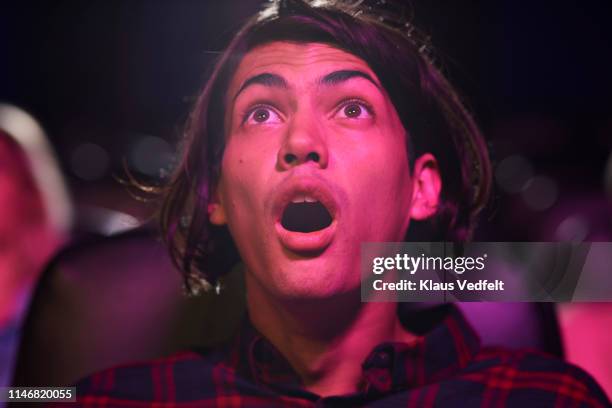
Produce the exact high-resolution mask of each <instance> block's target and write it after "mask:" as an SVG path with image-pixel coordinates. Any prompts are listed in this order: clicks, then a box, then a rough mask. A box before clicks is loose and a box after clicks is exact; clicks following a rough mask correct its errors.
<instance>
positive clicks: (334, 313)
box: [247, 278, 414, 396]
mask: <svg viewBox="0 0 612 408" xmlns="http://www.w3.org/2000/svg"><path fill="white" fill-rule="evenodd" d="M247 307H248V310H249V315H250V318H251V321H252V323H253V325H254V326H255V328H257V330H258V331H259V332H260V333H262V334H263V335H264V336H265V337H266V338H267V339H268V340H269V341H270V342H272V344H274V346H275V347H276V348H277V349H278V350H279V351H280V352H281V353H282V354H283V356H285V358H286V359H287V361H288V362H289V364H291V366H292V367H293V369H294V370H295V371H296V373H297V374H298V375H299V376H300V378H301V379H302V383H303V385H304V387H305V388H306V389H308V390H309V391H311V392H314V393H316V394H318V395H321V396H328V395H340V394H346V393H350V392H355V391H357V386H358V383H359V380H360V379H361V365H362V363H363V361H364V360H365V359H366V357H367V356H368V354H369V353H370V352H371V351H372V349H373V348H374V347H375V346H376V345H378V344H379V343H381V342H384V341H401V342H412V341H413V340H414V335H412V334H410V333H409V332H407V331H405V330H404V329H403V328H402V326H401V324H400V323H399V319H398V317H397V313H396V309H397V304H396V303H382V302H371V303H362V302H361V299H360V292H359V290H356V291H354V292H351V293H348V294H343V295H339V296H334V297H333V298H328V299H306V300H303V299H301V300H294V299H291V300H287V299H278V298H277V297H274V296H272V295H270V293H266V291H265V289H263V288H261V287H260V286H259V285H258V284H257V282H253V280H251V279H248V278H247Z"/></svg>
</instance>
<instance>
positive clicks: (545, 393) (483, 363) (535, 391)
mask: <svg viewBox="0 0 612 408" xmlns="http://www.w3.org/2000/svg"><path fill="white" fill-rule="evenodd" d="M462 378H463V379H465V380H471V381H474V382H477V383H479V384H480V385H481V386H482V387H483V388H484V397H488V398H490V399H492V402H495V403H499V404H503V405H506V404H507V405H511V406H514V405H519V404H526V405H530V404H533V403H534V402H539V403H540V405H542V406H549V404H550V406H566V405H567V406H579V407H612V405H610V401H609V399H608V398H607V396H606V395H605V393H604V392H603V390H602V389H601V387H600V386H599V384H597V382H596V381H595V380H594V379H593V378H592V377H591V376H590V375H589V374H588V373H587V372H586V371H584V370H583V369H581V368H579V367H578V366H575V365H573V364H570V363H568V362H565V361H563V360H561V359H559V358H556V357H554V356H551V355H548V354H545V353H541V352H537V351H532V350H521V351H514V350H506V349H501V348H485V349H482V350H481V351H480V352H479V353H478V354H477V355H476V358H475V359H474V360H473V362H472V364H470V365H469V366H468V367H466V369H465V370H464V371H463V373H462Z"/></svg>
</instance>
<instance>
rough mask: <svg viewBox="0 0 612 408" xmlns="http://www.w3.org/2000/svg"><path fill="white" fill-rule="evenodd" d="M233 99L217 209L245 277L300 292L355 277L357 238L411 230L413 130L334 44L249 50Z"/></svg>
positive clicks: (387, 237) (337, 288)
mask: <svg viewBox="0 0 612 408" xmlns="http://www.w3.org/2000/svg"><path fill="white" fill-rule="evenodd" d="M225 103H226V112H227V114H226V118H225V128H226V148H225V152H224V156H223V162H222V168H221V179H220V182H219V185H218V189H217V192H216V193H217V195H216V201H215V204H212V205H211V206H210V207H209V213H210V218H211V221H212V222H213V223H215V224H224V223H227V224H228V226H229V229H230V232H231V234H232V237H233V238H234V241H235V243H236V245H237V247H238V249H239V252H240V254H241V256H242V259H243V261H244V262H245V264H246V267H247V281H249V280H250V281H251V282H253V283H255V284H257V286H259V287H262V288H264V290H266V291H267V292H268V293H269V294H272V295H274V296H280V297H283V298H293V299H297V298H317V297H329V296H332V295H335V294H340V293H346V292H348V291H350V290H354V289H356V288H358V287H359V282H360V273H359V263H360V245H361V243H362V242H371V241H401V240H403V238H404V236H405V232H406V230H407V228H408V224H409V220H410V214H411V206H412V201H413V184H414V183H413V181H412V180H411V176H410V171H409V163H408V155H407V151H406V132H405V130H404V128H403V126H402V124H401V122H400V120H399V118H398V116H397V113H396V111H395V108H394V107H393V105H392V103H391V101H390V99H389V97H388V96H387V93H386V92H385V90H384V89H383V88H382V86H381V85H380V82H379V80H378V78H377V77H376V75H375V74H374V72H373V71H372V70H371V69H370V68H369V67H368V65H367V64H366V63H365V62H364V61H363V60H361V59H359V58H358V57H356V56H354V55H352V54H349V53H347V52H344V51H341V50H339V49H337V48H334V47H331V46H328V45H324V44H318V43H308V44H296V43H289V42H274V43H270V44H267V45H264V46H260V47H258V48H255V49H253V50H252V51H250V52H249V53H247V54H246V55H245V56H244V59H243V60H242V61H241V63H240V65H239V67H238V69H237V71H236V73H235V75H234V77H233V79H232V81H231V83H230V86H229V89H228V92H227V96H226V101H225Z"/></svg>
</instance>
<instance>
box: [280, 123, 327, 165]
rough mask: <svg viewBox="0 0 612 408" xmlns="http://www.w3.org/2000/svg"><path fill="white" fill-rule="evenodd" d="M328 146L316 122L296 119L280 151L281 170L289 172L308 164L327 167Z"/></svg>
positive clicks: (288, 130)
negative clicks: (293, 168)
mask: <svg viewBox="0 0 612 408" xmlns="http://www.w3.org/2000/svg"><path fill="white" fill-rule="evenodd" d="M328 156H329V154H328V151H327V145H326V143H325V141H324V138H323V135H322V132H321V130H320V129H319V128H318V126H317V124H316V123H314V121H313V120H312V119H311V120H308V119H305V120H304V119H300V118H294V120H293V122H292V124H291V125H290V126H289V128H288V129H287V134H286V135H285V138H284V140H283V143H282V145H281V147H280V149H279V151H278V160H277V161H278V164H279V166H280V168H281V169H283V170H289V169H291V168H292V167H295V166H299V165H301V164H305V163H308V162H312V163H314V164H316V165H318V166H319V167H320V168H321V169H324V168H326V167H327V162H328V158H329V157H328Z"/></svg>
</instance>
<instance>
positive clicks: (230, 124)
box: [77, 0, 609, 407]
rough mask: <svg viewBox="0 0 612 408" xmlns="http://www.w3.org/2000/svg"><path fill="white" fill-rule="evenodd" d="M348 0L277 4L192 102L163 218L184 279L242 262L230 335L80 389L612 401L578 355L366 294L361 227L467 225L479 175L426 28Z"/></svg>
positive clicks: (129, 393) (388, 402) (395, 235)
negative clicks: (242, 282)
mask: <svg viewBox="0 0 612 408" xmlns="http://www.w3.org/2000/svg"><path fill="white" fill-rule="evenodd" d="M351 3H354V4H351ZM361 3H362V2H346V4H345V3H343V2H325V1H314V2H305V1H301V0H293V1H280V2H273V3H272V4H271V5H270V6H269V7H267V8H266V9H265V10H264V11H262V12H261V13H260V14H259V15H258V16H256V17H255V18H254V19H253V20H252V21H250V22H249V23H247V25H246V26H245V27H243V29H242V30H241V31H240V32H239V33H238V34H237V35H236V37H235V38H234V40H233V41H232V43H231V44H230V45H229V46H228V48H227V49H226V51H225V52H224V53H223V54H222V56H221V58H220V61H219V63H218V65H217V66H216V69H215V71H214V72H213V74H212V76H211V79H210V80H209V82H208V84H207V85H206V87H205V89H204V90H203V92H202V94H201V95H200V97H199V99H198V102H197V103H196V106H195V108H194V111H193V114H192V116H191V122H190V125H189V127H188V129H187V133H186V138H187V145H186V149H185V156H184V158H183V161H182V163H181V164H180V166H179V167H178V169H177V172H176V174H175V177H174V179H173V181H172V183H171V185H170V186H169V187H168V191H167V198H166V202H165V206H164V208H163V210H162V213H161V218H162V226H163V230H164V232H165V235H166V237H167V240H168V243H169V246H170V249H171V253H172V255H173V257H174V259H175V260H176V262H177V264H178V265H179V266H180V267H181V268H182V270H183V271H185V280H186V285H187V287H188V289H191V290H194V291H197V289H198V287H208V286H216V287H217V288H221V287H222V286H220V284H219V282H220V279H222V275H223V273H225V272H227V270H228V269H229V266H230V265H232V264H233V263H234V262H236V261H237V259H238V255H239V259H241V260H242V261H243V262H244V264H245V270H246V272H245V279H246V284H247V305H248V306H247V307H248V317H247V318H246V319H245V324H244V326H243V328H242V329H241V331H240V333H239V334H238V335H237V336H236V339H235V340H234V341H233V342H232V343H231V344H228V345H226V346H224V347H221V348H218V349H215V350H209V351H204V352H197V353H196V352H187V353H181V354H177V355H174V356H171V357H168V358H163V359H160V360H157V361H154V362H150V363H142V364H131V365H127V366H123V367H119V368H115V369H110V370H107V371H105V372H102V373H100V374H96V375H94V376H92V377H90V378H89V379H87V380H85V381H83V382H82V383H80V384H79V385H78V386H77V387H78V388H77V389H78V393H79V395H80V397H79V400H80V401H81V402H82V403H83V404H85V405H89V404H90V405H92V406H118V407H120V406H146V405H147V404H148V403H150V404H151V405H154V406H178V407H180V406H232V407H233V406H315V405H319V406H364V405H367V406H415V407H417V406H418V407H420V406H500V405H504V406H505V405H508V406H518V405H528V404H529V405H534V406H566V405H567V406H574V405H575V406H601V407H603V406H609V403H608V402H607V400H606V397H605V396H604V395H603V393H602V391H601V389H600V388H599V387H598V386H597V384H596V383H595V382H594V381H593V380H592V379H591V378H590V377H589V376H588V375H587V374H586V373H584V372H583V371H581V370H580V369H578V368H577V367H574V366H570V365H567V364H565V363H563V362H560V361H556V360H554V359H552V358H549V357H546V356H543V355H539V354H535V353H527V352H521V353H518V352H517V353H515V352H506V351H500V350H483V349H480V347H479V344H478V339H477V337H476V336H475V334H474V332H473V331H472V330H471V328H470V327H469V325H468V324H467V323H466V321H465V320H464V319H463V317H462V316H461V314H460V313H459V312H458V311H457V310H456V309H455V308H454V307H452V306H445V307H441V308H439V309H436V313H434V314H435V316H434V315H432V316H431V317H430V318H428V319H427V320H428V322H427V323H429V326H430V327H428V328H427V329H424V330H421V331H417V330H409V329H408V328H407V327H406V326H405V325H403V324H402V323H401V321H403V322H407V323H408V324H409V323H410V316H401V318H400V316H398V314H397V312H396V309H397V305H396V304H394V303H378V302H376V303H375V302H372V303H362V302H361V298H360V289H359V287H360V274H359V259H360V245H361V243H362V242H372V241H380V242H384V241H402V240H408V239H411V240H413V239H417V238H418V239H424V238H426V239H430V240H440V239H442V240H466V239H469V237H470V234H471V231H472V229H473V227H474V222H475V217H476V215H477V213H478V212H479V210H480V209H481V208H482V206H483V205H484V203H485V201H486V197H487V194H488V190H489V184H490V164H489V161H488V156H487V153H486V149H485V147H484V142H483V139H482V137H481V135H480V133H479V131H478V128H477V127H476V125H475V124H474V122H473V120H472V118H471V117H470V115H469V114H468V112H467V111H466V110H465V108H464V107H463V106H462V105H461V103H460V101H459V98H458V96H457V95H456V93H455V92H454V90H453V89H452V87H451V86H450V85H449V84H448V83H447V82H446V81H445V80H444V78H443V77H442V75H441V74H440V73H439V71H437V70H436V68H435V67H434V65H433V64H432V63H431V61H430V60H429V57H428V44H427V43H426V42H424V41H422V40H421V38H420V36H418V34H417V32H416V31H415V30H414V29H413V28H412V27H411V26H410V25H405V24H404V23H405V22H402V21H394V19H393V16H387V17H385V15H384V13H380V12H379V11H378V10H377V9H376V8H371V7H368V6H365V5H363V4H361ZM379 3H380V2H379ZM355 4H356V5H355ZM381 16H382V18H381ZM415 222H419V223H420V224H419V225H418V235H417V233H416V231H415V229H414V223H415ZM234 244H235V245H234ZM235 250H237V252H236V251H235ZM220 313H222V312H221V311H220ZM421 320H422V316H421Z"/></svg>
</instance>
